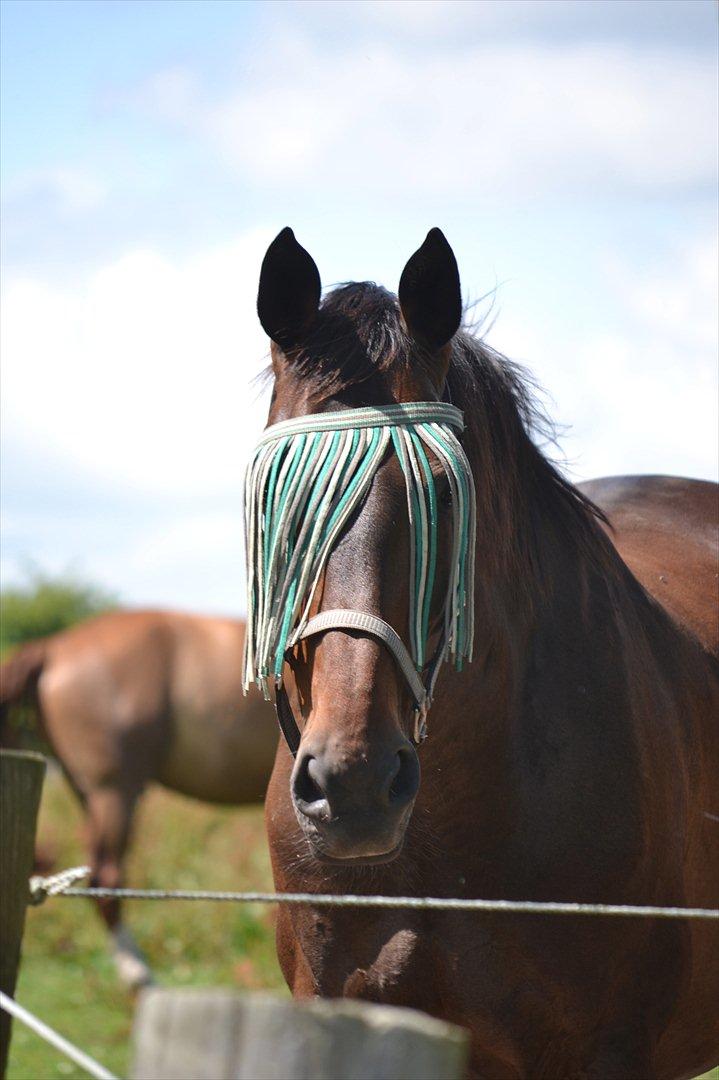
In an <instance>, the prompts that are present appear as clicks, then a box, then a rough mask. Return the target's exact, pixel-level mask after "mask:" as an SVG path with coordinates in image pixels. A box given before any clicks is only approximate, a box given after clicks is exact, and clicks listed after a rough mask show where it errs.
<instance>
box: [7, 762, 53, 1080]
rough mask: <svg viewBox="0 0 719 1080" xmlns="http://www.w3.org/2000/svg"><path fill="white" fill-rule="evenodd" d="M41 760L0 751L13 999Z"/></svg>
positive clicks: (9, 987)
mask: <svg viewBox="0 0 719 1080" xmlns="http://www.w3.org/2000/svg"><path fill="white" fill-rule="evenodd" d="M44 776H45V758H44V757H43V756H42V755H41V754H33V753H30V752H29V751H28V752H23V751H19V750H0V990H2V991H3V992H4V993H6V994H8V995H9V996H10V997H13V996H14V994H15V983H16V981H17V973H18V967H19V965H20V946H21V944H22V933H23V929H24V926H25V909H26V907H27V901H28V896H29V890H28V881H29V879H30V875H31V874H32V868H33V859H34V854H35V826H36V824H37V812H38V808H39V806H40V794H41V792H42V782H43V778H44ZM10 1023H11V1022H10V1017H9V1015H8V1014H7V1013H6V1012H5V1011H4V1010H2V1009H0V1077H4V1076H5V1070H6V1068H7V1059H8V1051H9V1049H10Z"/></svg>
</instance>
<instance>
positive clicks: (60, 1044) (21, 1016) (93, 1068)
mask: <svg viewBox="0 0 719 1080" xmlns="http://www.w3.org/2000/svg"><path fill="white" fill-rule="evenodd" d="M0 1009H4V1010H5V1012H7V1013H10V1016H13V1017H14V1018H15V1019H16V1020H19V1021H20V1023H21V1024H25V1026H26V1027H28V1028H30V1030H31V1031H34V1032H35V1034H36V1035H39V1036H40V1038H41V1039H44V1040H45V1042H47V1043H49V1044H50V1046H54V1047H55V1049H56V1050H59V1051H60V1053H61V1054H64V1055H65V1057H68V1058H70V1060H71V1061H74V1062H75V1064H76V1065H79V1066H80V1068H81V1069H84V1070H85V1072H86V1073H89V1074H90V1076H93V1077H95V1078H96V1080H117V1077H116V1076H115V1074H114V1073H111V1072H109V1071H108V1070H107V1069H106V1068H105V1066H104V1065H100V1063H99V1062H98V1061H95V1059H94V1058H91V1057H90V1055H89V1054H86V1053H85V1052H84V1050H80V1049H79V1048H78V1047H77V1046H74V1045H73V1043H71V1042H68V1040H67V1039H66V1038H65V1037H64V1036H63V1035H60V1034H59V1033H58V1032H57V1031H55V1030H54V1028H51V1027H49V1026H48V1025H47V1024H46V1023H45V1022H44V1020H41V1019H40V1018H39V1017H38V1016H35V1015H34V1014H33V1013H31V1012H28V1010H27V1009H25V1008H23V1006H22V1005H18V1003H17V1001H14V1000H13V999H12V998H11V997H8V995H7V994H4V993H3V992H2V990H0Z"/></svg>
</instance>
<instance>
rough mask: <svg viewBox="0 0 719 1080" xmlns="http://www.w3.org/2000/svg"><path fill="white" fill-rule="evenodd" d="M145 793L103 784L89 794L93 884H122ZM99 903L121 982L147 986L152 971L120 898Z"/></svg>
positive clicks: (117, 885)
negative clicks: (137, 810)
mask: <svg viewBox="0 0 719 1080" xmlns="http://www.w3.org/2000/svg"><path fill="white" fill-rule="evenodd" d="M141 794H142V787H133V788H132V789H131V790H124V789H122V788H119V787H103V788H99V789H97V790H95V791H93V792H91V793H89V794H88V796H87V813H88V819H89V823H90V847H91V850H90V857H91V866H92V878H91V882H92V884H93V885H95V886H100V887H102V888H108V889H117V888H121V887H122V884H123V861H124V858H125V853H126V851H127V843H128V840H129V837H130V826H131V823H132V816H133V813H134V810H135V805H136V803H137V800H138V798H139V796H140V795H141ZM97 904H98V907H99V909H100V914H101V916H102V918H103V920H104V921H105V923H106V925H107V928H108V930H109V931H110V934H111V936H112V940H113V956H114V960H115V965H116V967H117V973H118V975H119V977H120V979H121V981H122V982H123V983H124V984H125V985H126V986H128V987H130V988H131V989H133V990H134V989H139V988H140V987H141V986H147V985H148V984H149V983H151V982H152V972H151V971H150V968H149V967H148V965H147V961H146V960H145V958H144V956H143V955H142V952H141V951H140V948H139V946H138V945H137V943H136V942H135V940H134V938H133V936H132V933H131V932H130V930H129V929H128V927H126V926H125V925H124V924H123V922H122V914H121V907H120V901H119V900H117V899H101V900H98V901H97Z"/></svg>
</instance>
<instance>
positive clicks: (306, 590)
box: [244, 402, 476, 755]
mask: <svg viewBox="0 0 719 1080" xmlns="http://www.w3.org/2000/svg"><path fill="white" fill-rule="evenodd" d="M463 427H464V422H463V418H462V413H461V412H460V410H459V409H457V408H455V406H454V405H451V404H448V403H446V402H412V403H409V404H403V405H388V406H376V407H371V408H358V409H348V410H344V411H341V412H329V413H319V414H310V415H308V416H302V417H298V418H296V419H291V420H285V421H283V422H281V423H278V424H274V425H272V426H271V427H269V428H267V429H266V431H265V432H264V434H263V435H262V437H261V439H260V441H259V443H258V444H257V447H256V449H255V452H254V455H253V457H252V459H251V461H250V464H249V466H248V469H247V475H246V480H245V541H246V552H247V584H248V598H247V636H246V642H245V658H244V686H245V691H247V689H248V688H249V686H250V684H251V683H252V682H256V683H257V685H258V686H259V687H260V688H261V689H262V691H263V693H264V695H265V697H266V698H268V697H269V693H268V682H269V680H270V679H271V678H272V677H274V683H275V705H276V708H277V716H278V720H279V724H280V728H281V730H282V732H283V734H284V737H285V740H286V742H287V745H288V747H289V749H290V751H291V753H292V754H293V755H294V754H296V752H297V748H298V746H299V743H300V738H301V736H300V731H299V728H298V726H297V722H296V720H295V718H294V715H293V713H292V708H291V706H290V703H289V699H288V697H287V692H286V690H285V687H284V685H283V677H282V676H283V665H284V662H285V659H286V658H287V656H288V654H289V652H290V651H291V650H292V649H293V648H294V646H295V645H296V644H297V643H298V642H299V641H301V640H304V639H305V638H308V637H311V636H313V635H315V634H319V633H322V632H324V631H326V630H356V631H359V632H360V633H363V634H369V635H370V636H372V637H375V638H377V640H379V641H381V642H382V644H384V645H385V646H386V647H387V649H388V650H389V651H390V652H391V653H392V655H393V657H394V659H395V661H396V663H397V666H398V667H399V669H400V671H401V672H402V674H403V675H404V677H405V679H406V681H407V684H408V686H409V689H410V692H411V694H412V698H413V701H414V710H415V724H414V739H415V742H416V743H418V744H419V743H420V742H422V741H423V740H424V738H425V736H426V717H427V712H428V710H429V707H430V705H431V701H432V695H433V692H434V685H435V682H436V678H437V675H438V673H439V668H440V667H441V665H442V662H443V661H444V660H445V659H447V658H448V656H450V655H451V656H452V657H453V659H454V661H455V665H456V667H457V668H458V670H461V667H462V661H463V659H471V656H472V642H473V636H474V633H473V630H474V626H473V623H474V619H473V600H474V549H475V536H476V507H475V496H474V484H473V480H472V474H471V470H470V467H469V463H468V461H467V458H466V456H465V454H464V451H463V449H462V446H461V444H460V443H459V441H458V439H457V437H456V436H455V434H454V431H453V430H452V429H453V428H457V429H458V430H459V431H461V430H462V429H463ZM390 445H391V446H392V448H393V449H394V451H395V453H396V454H397V456H398V458H399V461H400V465H401V468H402V472H403V475H404V479H405V485H406V488H407V508H408V514H409V520H410V598H411V611H410V639H411V640H410V649H411V651H410V650H408V649H407V647H406V646H405V644H404V642H403V641H402V639H401V638H400V637H399V635H398V634H397V633H396V631H395V630H394V629H393V628H392V627H391V626H390V625H389V623H387V622H385V621H384V619H381V618H379V617H378V616H377V615H373V614H370V613H369V612H365V611H355V610H353V609H345V608H342V609H334V610H331V611H323V612H320V613H319V614H317V615H314V616H312V617H310V615H309V612H310V608H311V605H312V600H313V597H314V594H315V591H316V588H317V585H318V583H319V580H320V578H321V575H322V571H323V570H324V568H325V566H326V563H327V559H328V557H329V554H330V552H331V550H332V548H333V546H334V544H335V543H336V541H337V539H338V537H339V535H340V533H341V532H342V530H343V528H344V526H345V524H346V523H347V521H348V519H349V517H350V516H351V515H352V513H353V512H354V510H355V509H356V508H357V507H358V506H359V505H360V504H361V503H362V501H363V500H364V498H365V497H366V495H367V493H368V491H369V487H370V485H371V483H372V479H373V477H374V475H375V473H376V472H377V469H378V468H379V466H380V464H381V462H382V460H383V459H384V456H385V452H386V450H387V449H388V448H389V447H390ZM427 450H430V451H431V452H432V453H433V454H434V456H435V457H436V458H437V459H438V460H439V461H440V463H441V465H442V467H443V469H444V472H445V474H446V477H447V481H448V484H449V489H450V492H451V496H452V524H453V528H452V564H451V570H450V580H449V584H448V589H447V595H446V598H445V603H444V625H443V633H442V636H441V639H440V642H439V645H438V646H437V649H436V651H435V653H434V656H433V657H432V659H431V661H429V662H425V653H426V646H427V638H428V626H429V613H430V605H431V600H432V590H433V585H434V576H435V567H436V558H437V548H438V542H439V537H438V511H437V499H436V491H435V482H434V478H433V475H432V471H431V469H430V466H429V460H428V457H427V452H426V451H427ZM421 675H424V681H423V679H422V677H421Z"/></svg>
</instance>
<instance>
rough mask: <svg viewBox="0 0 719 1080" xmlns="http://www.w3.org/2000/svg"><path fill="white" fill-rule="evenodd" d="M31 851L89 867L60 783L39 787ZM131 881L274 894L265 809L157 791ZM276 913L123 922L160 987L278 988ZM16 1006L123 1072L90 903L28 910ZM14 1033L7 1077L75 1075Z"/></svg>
mask: <svg viewBox="0 0 719 1080" xmlns="http://www.w3.org/2000/svg"><path fill="white" fill-rule="evenodd" d="M39 845H40V850H41V851H42V852H43V854H44V853H48V852H49V853H50V854H51V855H52V857H53V862H54V863H55V866H56V868H57V869H60V868H62V867H66V866H75V865H77V864H78V863H83V862H85V861H86V853H85V846H84V843H83V822H82V816H81V814H80V812H79V810H78V808H77V805H76V803H75V800H74V799H73V797H72V795H71V794H70V792H69V790H68V788H67V786H66V785H65V783H64V781H63V780H61V779H60V777H59V776H57V775H50V776H48V779H47V781H46V784H45V791H44V795H43V802H42V808H41V813H40V824H39ZM128 879H129V883H130V884H132V885H137V886H146V887H148V888H161V887H167V886H174V887H177V888H189V889H197V888H206V889H212V888H215V889H271V888H272V878H271V874H270V866H269V857H268V854H267V848H266V844H265V838H264V826H263V821H262V810H261V809H260V808H253V809H246V810H225V809H218V808H214V807H208V806H204V805H201V804H200V803H196V802H193V801H191V800H188V799H183V798H181V797H180V796H175V795H170V794H169V793H167V792H165V791H163V790H161V789H154V790H152V791H151V792H150V793H149V795H148V796H147V797H146V798H145V800H144V802H143V805H142V807H141V809H140V813H139V814H138V817H137V822H136V827H135V841H134V844H133V846H132V854H131V857H130V860H129V867H128ZM273 919H274V915H273V911H272V909H271V908H268V907H262V906H259V905H257V904H252V905H247V906H244V905H239V904H209V903H207V904H205V903H169V902H153V901H134V902H129V903H128V904H127V905H126V920H127V923H128V925H129V926H130V927H131V928H132V931H133V933H134V934H135V937H136V938H137V940H138V943H139V944H140V946H141V948H142V949H143V950H144V952H145V954H146V956H147V958H148V960H149V962H150V965H151V967H152V969H153V972H154V974H155V978H156V979H157V981H158V983H159V984H160V985H162V986H229V987H236V988H245V989H247V988H249V989H254V988H257V987H271V988H275V989H280V988H282V989H284V986H285V984H284V980H283V979H282V976H281V973H280V970H279V967H278V965H277V960H276V957H275V946H274V929H273ZM17 1000H18V1001H19V1002H20V1003H21V1004H23V1005H25V1006H26V1008H28V1009H30V1011H31V1012H34V1013H35V1014H36V1015H37V1016H39V1017H41V1018H42V1019H43V1020H45V1021H46V1022H47V1023H48V1024H50V1025H51V1026H52V1027H54V1028H55V1029H56V1030H57V1031H59V1032H60V1033H61V1034H62V1035H64V1036H66V1038H68V1039H70V1040H71V1042H74V1043H75V1044H76V1045H77V1046H79V1047H80V1048H81V1049H83V1050H85V1051H86V1052H87V1053H89V1054H91V1055H92V1056H93V1057H95V1058H96V1059H97V1060H98V1061H99V1062H101V1063H102V1064H103V1065H105V1066H106V1067H107V1068H109V1069H111V1070H112V1071H113V1072H115V1073H117V1074H118V1075H120V1076H122V1075H127V1070H128V1067H129V1049H130V1042H129V1040H130V1027H131V1023H132V1013H133V1001H132V997H131V996H130V995H129V994H128V993H127V992H126V991H124V990H123V989H122V988H121V987H120V985H119V984H118V980H117V977H116V975H115V970H114V966H113V963H112V960H111V958H110V956H109V953H108V949H107V935H106V933H105V929H104V926H103V925H102V924H101V922H100V919H99V917H98V915H97V914H96V912H95V910H94V909H93V906H92V905H91V904H90V902H89V901H85V900H79V899H71V898H66V899H61V898H56V899H51V900H48V901H46V902H45V904H43V905H42V906H41V907H39V908H35V909H30V911H29V912H28V919H27V924H26V927H25V939H24V943H23V959H22V966H21V969H20V978H19V981H18V987H17ZM84 1076H85V1073H84V1072H82V1071H81V1070H80V1069H77V1068H76V1067H75V1066H74V1065H73V1064H72V1063H71V1062H69V1061H67V1059H65V1058H64V1057H62V1056H61V1055H59V1054H58V1053H57V1052H56V1051H54V1050H53V1049H52V1048H51V1047H49V1046H47V1044H46V1043H44V1042H43V1041H42V1040H41V1039H39V1038H38V1037H37V1036H36V1035H34V1034H33V1033H32V1032H30V1031H29V1030H28V1029H27V1028H25V1027H24V1026H23V1025H22V1024H19V1023H16V1024H14V1025H13V1037H12V1044H11V1049H10V1063H9V1068H8V1078H9V1080H49V1078H59V1077H84Z"/></svg>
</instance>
